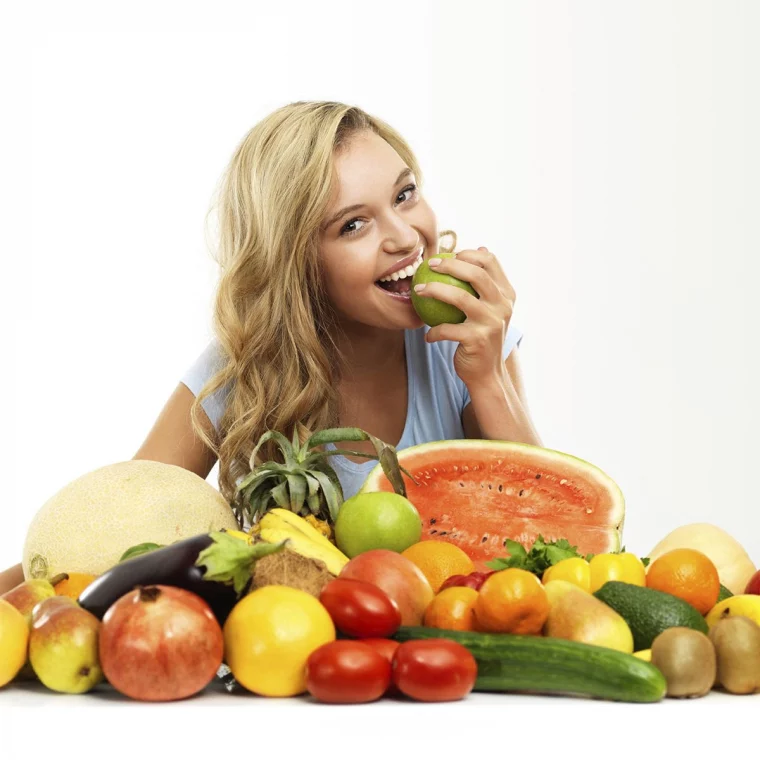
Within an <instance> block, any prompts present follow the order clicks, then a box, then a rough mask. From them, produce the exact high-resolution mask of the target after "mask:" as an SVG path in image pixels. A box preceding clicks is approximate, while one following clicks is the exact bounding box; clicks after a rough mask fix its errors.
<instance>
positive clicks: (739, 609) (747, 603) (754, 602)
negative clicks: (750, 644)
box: [705, 594, 760, 628]
mask: <svg viewBox="0 0 760 760" xmlns="http://www.w3.org/2000/svg"><path fill="white" fill-rule="evenodd" d="M739 616H742V617H748V618H749V619H750V620H754V621H755V622H756V623H757V624H758V625H760V596H758V595H757V594H737V595H736V596H730V597H729V598H728V599H724V600H723V601H722V602H718V603H717V604H716V605H715V606H714V607H713V608H712V609H711V610H710V611H709V612H708V613H707V615H705V620H707V625H708V626H710V628H712V627H713V626H714V625H715V624H716V623H717V622H718V621H719V620H722V619H723V618H726V617H739Z"/></svg>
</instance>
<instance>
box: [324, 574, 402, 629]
mask: <svg viewBox="0 0 760 760" xmlns="http://www.w3.org/2000/svg"><path fill="white" fill-rule="evenodd" d="M319 601H320V602H322V604H323V605H324V606H325V608H326V609H327V611H328V612H329V613H330V617H331V618H332V619H333V622H334V623H335V627H336V628H337V629H338V630H339V631H341V633H345V634H346V635H348V636H355V637H356V638H358V639H370V638H385V637H386V636H392V635H393V634H394V633H395V632H396V630H397V629H398V627H399V626H400V625H401V611H400V610H399V608H398V605H397V604H396V602H394V601H393V600H392V599H391V598H390V597H389V596H388V595H387V594H386V593H385V591H383V590H382V589H381V588H378V587H377V586H375V585H374V584H372V583H367V581H360V580H354V579H352V578H336V579H335V580H333V581H330V582H329V583H328V584H327V585H326V586H325V587H324V588H323V589H322V593H321V594H320V595H319Z"/></svg>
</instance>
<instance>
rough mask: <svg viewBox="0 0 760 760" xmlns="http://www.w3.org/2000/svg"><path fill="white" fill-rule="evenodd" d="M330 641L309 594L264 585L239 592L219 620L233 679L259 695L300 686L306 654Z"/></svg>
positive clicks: (329, 626) (330, 630)
mask: <svg viewBox="0 0 760 760" xmlns="http://www.w3.org/2000/svg"><path fill="white" fill-rule="evenodd" d="M330 641H335V626H334V625H333V621H332V619H331V618H330V615H329V614H328V612H327V610H326V609H325V608H324V607H323V606H322V604H320V602H319V601H318V600H317V599H315V598H314V597H313V596H311V594H307V593H306V592H305V591H301V590H300V589H296V588H290V587H289V586H264V587H262V588H259V589H256V591H252V592H251V593H250V594H248V595H247V596H245V597H243V599H241V600H240V601H239V602H238V603H237V604H236V605H235V606H234V607H233V609H232V612H231V613H230V615H229V617H228V618H227V620H226V622H225V624H224V655H225V660H226V662H227V665H228V666H229V668H230V670H231V671H232V675H233V676H234V677H235V680H236V681H237V682H238V683H239V684H241V685H242V686H244V687H245V688H246V689H248V690H249V691H252V692H254V693H255V694H260V695H262V696H264V697H293V696H295V695H296V694H302V693H303V692H304V691H306V661H307V660H308V658H309V655H310V654H311V653H312V652H313V651H314V650H315V649H318V648H319V647H321V646H322V645H323V644H327V643H328V642H330Z"/></svg>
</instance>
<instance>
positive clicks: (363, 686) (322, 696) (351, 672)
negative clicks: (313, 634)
mask: <svg viewBox="0 0 760 760" xmlns="http://www.w3.org/2000/svg"><path fill="white" fill-rule="evenodd" d="M390 683H391V664H390V662H388V660H387V658H386V657H384V656H383V655H382V654H380V653H379V652H377V651H375V650H374V649H373V648H372V647H371V646H367V644H365V643H363V642H361V641H350V640H348V639H339V640H338V641H331V642H330V643H329V644H323V645H322V646H321V647H319V649H316V650H314V651H313V652H312V653H311V655H309V659H308V660H307V661H306V688H307V689H308V691H309V693H310V694H311V695H312V696H314V697H315V698H316V699H318V700H319V701H320V702H333V703H341V702H342V703H357V702H372V701H374V700H376V699H380V697H382V696H383V694H385V692H386V691H387V689H388V687H389V686H390Z"/></svg>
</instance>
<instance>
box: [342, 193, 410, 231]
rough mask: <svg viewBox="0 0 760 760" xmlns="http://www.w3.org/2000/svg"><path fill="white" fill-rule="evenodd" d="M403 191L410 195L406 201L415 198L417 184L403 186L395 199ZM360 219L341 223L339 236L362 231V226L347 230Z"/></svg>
mask: <svg viewBox="0 0 760 760" xmlns="http://www.w3.org/2000/svg"><path fill="white" fill-rule="evenodd" d="M404 193H411V196H410V197H409V198H407V199H406V200H407V201H410V200H412V199H413V198H415V197H416V195H417V185H408V186H407V187H405V188H404V189H403V190H402V191H401V192H400V193H399V194H398V195H397V196H396V199H397V200H398V198H400V197H401V196H402V195H403V194H404ZM401 202H402V203H404V201H401ZM361 221H362V220H361V219H351V221H349V222H346V223H345V224H344V225H343V229H342V230H341V231H340V234H341V236H342V237H351V236H352V235H358V234H359V233H360V232H361V231H362V229H363V228H362V227H360V228H359V229H358V230H349V229H348V228H349V227H350V226H351V225H352V224H358V223H359V222H361Z"/></svg>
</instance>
